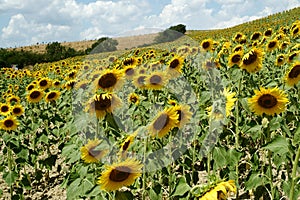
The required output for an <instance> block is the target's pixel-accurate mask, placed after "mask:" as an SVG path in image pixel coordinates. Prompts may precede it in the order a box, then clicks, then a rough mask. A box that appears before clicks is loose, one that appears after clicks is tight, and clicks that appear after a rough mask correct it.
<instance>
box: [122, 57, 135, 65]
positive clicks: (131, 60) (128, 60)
mask: <svg viewBox="0 0 300 200" xmlns="http://www.w3.org/2000/svg"><path fill="white" fill-rule="evenodd" d="M122 63H123V65H124V66H129V65H132V66H134V65H137V64H138V60H137V59H136V58H135V57H130V58H125V59H124V60H123V62H122Z"/></svg>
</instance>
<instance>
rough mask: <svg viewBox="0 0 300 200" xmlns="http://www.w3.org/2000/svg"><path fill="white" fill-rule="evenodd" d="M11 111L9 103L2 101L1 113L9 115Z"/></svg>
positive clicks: (0, 105)
mask: <svg viewBox="0 0 300 200" xmlns="http://www.w3.org/2000/svg"><path fill="white" fill-rule="evenodd" d="M10 112H11V107H10V105H9V104H7V103H1V104H0V115H4V116H6V115H9V114H10Z"/></svg>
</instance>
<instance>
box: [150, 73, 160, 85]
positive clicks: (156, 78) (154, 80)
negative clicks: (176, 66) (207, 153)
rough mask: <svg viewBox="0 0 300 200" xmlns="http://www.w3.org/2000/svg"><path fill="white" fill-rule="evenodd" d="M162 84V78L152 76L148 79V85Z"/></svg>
mask: <svg viewBox="0 0 300 200" xmlns="http://www.w3.org/2000/svg"><path fill="white" fill-rule="evenodd" d="M161 82H162V78H161V77H160V76H159V75H153V76H151V78H150V83H151V84H152V85H160V84H161Z"/></svg>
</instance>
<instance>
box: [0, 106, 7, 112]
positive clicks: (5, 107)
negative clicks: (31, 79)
mask: <svg viewBox="0 0 300 200" xmlns="http://www.w3.org/2000/svg"><path fill="white" fill-rule="evenodd" d="M7 111H9V107H8V106H6V105H4V106H1V112H7Z"/></svg>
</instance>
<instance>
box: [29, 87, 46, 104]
mask: <svg viewBox="0 0 300 200" xmlns="http://www.w3.org/2000/svg"><path fill="white" fill-rule="evenodd" d="M43 96H44V91H43V90H41V89H32V90H31V91H29V93H28V94H27V100H28V101H29V102H30V103H38V102H40V101H41V99H42V98H43Z"/></svg>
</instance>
